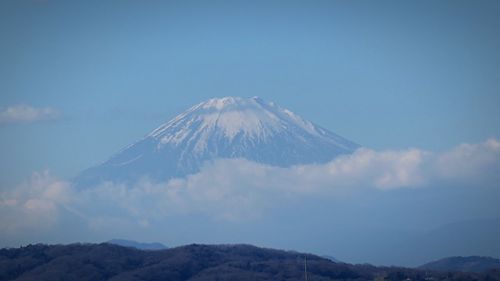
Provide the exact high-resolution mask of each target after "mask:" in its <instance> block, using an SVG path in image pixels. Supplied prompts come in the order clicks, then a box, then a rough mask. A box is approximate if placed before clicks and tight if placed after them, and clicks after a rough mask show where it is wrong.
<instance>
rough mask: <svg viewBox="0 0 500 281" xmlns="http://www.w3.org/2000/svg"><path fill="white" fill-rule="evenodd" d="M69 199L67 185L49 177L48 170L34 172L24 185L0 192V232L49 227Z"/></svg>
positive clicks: (70, 195) (55, 221)
mask: <svg viewBox="0 0 500 281" xmlns="http://www.w3.org/2000/svg"><path fill="white" fill-rule="evenodd" d="M73 197H74V196H73V195H72V189H71V188H70V184H69V183H68V182H65V181H62V180H59V179H56V178H54V177H52V176H51V175H50V174H49V172H48V171H44V172H41V173H34V174H33V176H32V177H31V179H30V180H29V181H28V182H25V183H23V184H21V185H19V186H17V187H16V188H14V189H11V190H6V191H3V192H2V193H0V231H1V232H4V233H16V232H20V231H28V230H33V229H47V228H50V227H51V226H53V225H54V224H55V223H57V221H58V215H59V211H60V209H61V208H64V205H66V204H69V203H70V202H71V200H72V199H73Z"/></svg>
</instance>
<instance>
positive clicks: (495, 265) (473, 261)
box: [419, 256, 500, 272]
mask: <svg viewBox="0 0 500 281" xmlns="http://www.w3.org/2000/svg"><path fill="white" fill-rule="evenodd" d="M419 268H420V269H428V270H438V271H462V272H486V271H488V270H491V269H500V260H499V259H495V258H491V257H478V256H470V257H449V258H444V259H440V260H437V261H433V262H430V263H426V264H424V265H422V266H420V267H419Z"/></svg>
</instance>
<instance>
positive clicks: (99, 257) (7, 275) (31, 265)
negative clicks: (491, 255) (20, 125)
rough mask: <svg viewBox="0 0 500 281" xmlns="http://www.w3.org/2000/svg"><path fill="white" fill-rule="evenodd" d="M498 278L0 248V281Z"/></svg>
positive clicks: (288, 260) (208, 250) (230, 256)
mask: <svg viewBox="0 0 500 281" xmlns="http://www.w3.org/2000/svg"><path fill="white" fill-rule="evenodd" d="M304 257H307V269H308V279H309V280H374V279H378V280H384V279H387V280H406V279H407V278H410V279H411V280H500V272H499V271H496V272H490V273H488V274H475V273H468V274H466V273H438V272H434V273H429V272H424V271H419V270H415V269H404V268H385V267H374V266H370V265H350V264H344V263H335V262H332V261H329V260H327V259H324V258H320V257H318V256H314V255H305V254H301V253H297V252H287V251H281V250H272V249H263V248H258V247H255V246H250V245H188V246H182V247H177V248H172V249H167V250H159V251H141V250H137V249H133V248H127V247H121V246H117V245H112V244H106V243H104V244H71V245H52V246H48V245H29V246H26V247H22V248H16V249H2V250H0V280H169V281H176V280H179V281H180V280H197V281H200V280H304Z"/></svg>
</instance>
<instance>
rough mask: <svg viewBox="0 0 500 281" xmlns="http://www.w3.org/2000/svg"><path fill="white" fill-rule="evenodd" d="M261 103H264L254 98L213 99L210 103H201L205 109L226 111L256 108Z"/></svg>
mask: <svg viewBox="0 0 500 281" xmlns="http://www.w3.org/2000/svg"><path fill="white" fill-rule="evenodd" d="M259 101H262V100H261V99H259V98H258V97H252V98H242V97H222V98H212V99H209V100H208V101H205V102H202V103H200V105H201V107H202V108H204V109H216V110H224V109H228V108H233V109H234V108H237V107H248V106H256V105H257V104H258V103H259Z"/></svg>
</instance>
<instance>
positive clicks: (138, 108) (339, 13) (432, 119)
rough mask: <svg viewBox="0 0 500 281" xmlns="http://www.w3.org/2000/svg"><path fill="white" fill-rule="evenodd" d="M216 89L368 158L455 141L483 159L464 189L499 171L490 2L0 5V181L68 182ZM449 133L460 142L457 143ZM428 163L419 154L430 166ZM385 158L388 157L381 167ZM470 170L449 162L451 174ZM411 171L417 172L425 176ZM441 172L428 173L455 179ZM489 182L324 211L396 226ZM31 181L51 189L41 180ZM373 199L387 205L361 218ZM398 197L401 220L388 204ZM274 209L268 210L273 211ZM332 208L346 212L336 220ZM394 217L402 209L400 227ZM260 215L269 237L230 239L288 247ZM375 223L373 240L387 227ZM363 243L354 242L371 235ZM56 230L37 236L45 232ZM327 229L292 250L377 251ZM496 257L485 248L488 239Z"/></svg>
mask: <svg viewBox="0 0 500 281" xmlns="http://www.w3.org/2000/svg"><path fill="white" fill-rule="evenodd" d="M223 96H244V97H250V96H259V97H261V98H263V99H265V100H267V101H274V102H276V103H278V104H280V105H282V106H283V107H286V108H288V109H290V110H292V111H294V112H296V113H298V114H299V115H301V116H302V117H304V118H306V119H308V120H311V121H312V122H314V123H317V124H319V125H321V126H322V127H325V128H328V129H330V130H331V131H333V132H335V133H337V134H340V135H342V136H344V137H346V138H348V139H350V140H353V141H355V142H357V143H359V144H361V145H363V146H365V147H368V148H371V149H374V151H375V152H373V155H375V156H374V158H375V159H379V158H377V157H379V155H382V156H380V157H381V158H384V157H385V156H384V155H386V154H383V153H381V154H378V153H379V152H378V151H385V150H404V149H407V148H412V147H416V148H418V149H420V150H419V151H418V152H419V153H422V155H425V153H426V152H425V151H435V152H436V153H437V155H438V156H436V159H438V160H439V159H441V158H440V155H445V156H446V155H448V154H446V153H445V154H440V153H442V151H449V150H452V151H455V152H456V151H458V152H457V153H456V154H453V153H451V155H452V156H453V157H455V156H456V155H459V158H456V159H459V160H463V159H470V158H460V157H462V156H463V155H464V154H463V153H462V152H464V151H465V152H467V153H469V152H470V151H472V152H473V153H472V152H471V153H472V154H474V155H476V156H477V155H479V156H477V159H482V160H481V161H483V160H484V159H487V161H486V160H485V161H486V162H485V161H483V162H481V161H479V160H478V161H479V162H478V163H480V165H479V164H478V165H476V164H477V163H476V162H474V163H472V164H471V165H472V166H474V165H475V166H474V169H473V172H474V173H476V172H477V173H476V174H473V173H472V174H473V175H471V176H470V178H467V179H468V180H469V179H471V182H472V184H470V185H475V184H476V182H474V180H477V179H482V177H484V176H485V175H488V176H490V175H496V174H498V167H499V166H498V165H497V164H498V163H499V157H498V153H499V152H498V151H499V143H498V141H496V140H498V139H500V122H499V121H500V109H499V108H500V1H496V0H491V1H459V0H441V1H434V0H432V1H430V0H428V1H427V0H423V1H127V0H120V1H101V0H99V1H90V0H89V1H56V0H31V1H22V0H4V1H0V155H1V157H0V191H5V190H7V189H8V187H11V186H16V185H18V184H19V183H21V182H26V181H30V180H29V177H30V175H32V173H33V172H36V171H39V172H40V171H43V170H45V169H48V170H50V173H51V175H53V176H54V177H56V178H57V179H58V180H56V182H59V179H62V180H65V179H70V178H71V177H73V176H74V175H76V174H77V173H78V172H79V171H82V170H83V169H85V168H88V167H90V166H92V165H94V164H96V163H99V162H101V161H103V160H105V159H106V158H107V157H109V156H110V155H111V154H113V153H115V152H116V151H118V150H120V149H121V148H123V147H124V146H126V145H128V144H130V143H132V142H134V141H136V140H138V139H139V138H141V137H143V136H144V135H145V134H147V133H148V132H150V131H151V130H153V129H154V128H156V127H157V126H158V125H160V124H161V123H163V122H165V121H168V120H169V119H171V118H173V117H174V116H175V115H177V114H179V113H181V112H182V111H184V110H185V109H187V108H188V107H190V106H192V105H193V104H195V103H198V102H201V101H203V100H206V99H208V98H211V97H223ZM489 138H491V139H492V140H490V142H486V140H487V139H489ZM495 139H496V140H495ZM461 143H470V144H473V145H471V146H462V147H457V145H459V144H461ZM453 149H456V150H453ZM405 151H406V152H408V153H411V152H412V151H411V150H409V151H407V150H405ZM478 151H479V152H478ZM492 151H493V152H492ZM406 152H405V153H406ZM495 153H496V154H495ZM373 155H372V156H373ZM388 155H390V157H393V154H390V153H389V154H388ZM398 155H399V154H398ZM404 155H406V154H404V153H403V156H404ZM422 155H420V154H418V156H419V157H420V156H422ZM390 157H389V158H390ZM397 157H399V156H396V158H397ZM422 157H424V156H422ZM446 157H447V156H446ZM453 157H451V158H450V159H451V160H449V159H448V160H449V162H446V163H452V160H454V159H455V158H453ZM457 157H458V156H457ZM474 157H475V156H474ZM488 157H489V158H488ZM384 159H386V158H384ZM391 159H392V158H391ZM422 159H424V158H418V157H417V158H416V161H417V162H418V161H420V160H422ZM425 159H427V158H425ZM473 159H476V158H473ZM438 160H429V161H427V160H425V161H427V162H425V161H424V160H422V161H424V162H425V163H432V165H435V163H438V162H439V161H440V160H439V161H438ZM448 160H447V161H448ZM377 161H378V160H377ZM377 161H374V162H373V163H376V164H373V166H374V167H375V166H377V165H378V164H379V162H377ZM384 161H385V160H384ZM391 161H392V160H391ZM488 161H489V162H488ZM389 162H390V161H389ZM417 162H415V163H416V164H415V165H417V166H418V167H420V166H419V165H420V162H418V163H417ZM384 163H385V162H384ZM439 163H441V162H439ZM484 163H486V164H484ZM491 163H494V164H495V165H497V166H495V165H490V164H491ZM386 164H387V163H385V164H384V165H386ZM398 165H399V164H398V162H391V163H390V164H387V166H388V167H391V169H392V168H394V167H396V166H398ZM432 165H431V166H432ZM484 165H486V166H484ZM384 167H385V166H384ZM398 167H399V166H398ZM478 167H479V168H478ZM484 167H488V169H486V170H484V169H483V168H484ZM410 168H412V167H410ZM469 168H470V167H469V166H467V167H465V168H464V167H459V168H457V169H455V170H453V173H455V174H453V175H454V176H456V175H457V173H458V172H457V171H465V170H467V171H469V170H468V169H469ZM259 169H260V168H259ZM394 169H395V168H394ZM419 169H420V168H419ZM451 169H454V168H451ZM479 171H481V172H479ZM484 171H486V172H484ZM413 172H414V171H413V170H411V171H410V173H413ZM419 172H420V170H419ZM424 174H425V175H424V176H422V177H421V176H420V175H418V176H416V178H418V180H420V179H424V180H428V179H432V180H435V179H436V176H435V175H428V173H427V172H425V173H424ZM445 174H446V172H445ZM466 174H467V173H466ZM412 175H413V174H412ZM287 176H292V177H293V173H292V174H287ZM466 176H467V177H468V174H467V175H466ZM49 177H50V176H49ZM370 179H371V178H370ZM326 180H331V179H328V178H327V179H326ZM441 180H443V179H441V178H439V180H438V182H439V181H441ZM456 180H457V179H456V178H454V179H453V181H452V183H450V182H446V183H445V184H443V185H445V186H451V185H455V184H456V183H457V181H456ZM497 180H498V178H497V177H496V178H495V177H493V179H491V178H488V179H484V181H481V182H482V183H486V184H485V186H486V187H485V188H489V189H488V190H487V191H484V190H483V191H481V190H479V191H477V190H474V189H467V187H464V189H456V190H458V191H456V190H455V191H453V192H452V193H447V191H446V190H447V189H440V190H439V191H432V192H430V191H429V192H424V193H418V192H417V191H411V193H410V194H411V195H408V194H407V193H404V192H403V191H397V192H395V193H390V195H388V194H389V193H385V194H387V197H384V195H381V194H379V193H374V195H373V197H370V196H369V195H363V197H362V198H359V199H360V200H359V201H357V203H356V204H355V205H352V204H349V203H347V201H346V202H343V201H342V200H340V199H338V198H337V199H335V200H337V201H335V202H337V203H338V205H337V207H335V208H337V209H338V210H343V211H342V212H340V213H337V215H336V216H334V217H332V219H339V220H343V221H350V220H356V219H357V216H358V214H355V213H356V212H358V211H359V210H362V211H361V212H360V213H359V216H362V215H366V216H364V219H365V220H364V221H365V222H370V221H375V220H376V219H377V218H378V219H381V220H385V219H386V220H387V221H386V224H385V225H383V226H380V229H383V230H384V231H389V230H387V229H388V228H387V225H389V224H395V225H397V224H403V225H404V226H405V228H406V229H411V228H412V227H414V228H418V226H421V225H425V226H426V227H430V225H439V224H440V223H441V224H442V223H443V222H452V221H458V220H460V219H472V218H478V217H489V218H492V217H498V216H499V215H500V209H499V207H498V206H497V205H498V204H496V203H495V202H494V200H493V199H494V198H495V196H498V191H497V189H498V188H496V187H492V186H493V185H494V184H492V183H495V182H498V181H497ZM31 181H33V179H32V180H31ZM443 181H445V180H443ZM34 182H36V183H39V182H44V184H40V185H39V186H46V185H45V183H46V182H51V186H53V185H52V181H51V180H46V178H45V176H42V177H41V179H38V178H36V179H35V181H34ZM278 182H279V180H278ZM440 183H442V182H440ZM405 184H406V185H408V186H413V184H415V185H418V186H420V185H423V186H428V185H432V184H427V183H426V184H423V183H421V182H418V183H415V182H411V183H406V182H403V183H402V185H405ZM32 185H36V184H33V183H32ZM63 185H64V184H63ZM37 186H38V185H37ZM55 186H56V187H55V189H56V190H59V188H60V187H61V185H57V184H56V185H55ZM429 190H431V189H430V188H429ZM405 192H406V191H405ZM408 192H410V191H408ZM367 194H372V193H371V192H368V193H367ZM0 195H1V194H0ZM50 196H51V195H50ZM50 196H49V197H50ZM319 197H321V196H319ZM333 197H335V196H333ZM379 197H383V199H380V204H386V203H387V206H389V207H387V208H385V209H384V208H383V209H382V213H381V214H376V213H375V212H374V210H378V207H377V204H378V203H376V202H375V200H378V199H379ZM5 198H7V197H5ZM5 198H4V197H0V199H2V200H4V199H5ZM51 198H52V197H51ZM263 198H267V197H265V196H263ZM375 198H377V199H375ZM413 198H416V200H419V201H413V200H412V199H413ZM431 198H435V199H431ZM471 198H472V199H471ZM468 199H471V201H470V202H469V201H467V200H468ZM134 200H136V199H134ZM307 200H310V201H308V202H309V203H308V204H310V205H311V206H314V207H316V208H319V211H318V210H317V211H318V212H321V209H322V208H326V206H329V204H330V203H329V202H326V201H322V202H323V203H322V204H319V205H318V206H319V207H318V206H315V205H317V204H316V203H315V201H314V200H312V199H310V198H309V199H307ZM321 200H324V198H322V199H321ZM446 200H450V201H449V202H448V203H446V204H441V202H445V201H446ZM63 201H64V200H63ZM292 201H293V200H292ZM2 202H3V203H5V204H6V205H5V206H7V205H8V204H16V203H15V202H14V201H8V200H7V199H5V200H4V201H1V202H0V203H2ZM9 202H10V203H9ZM12 202H14V203H12ZM64 202H66V201H64ZM134 202H136V201H134ZM3 203H2V204H3ZM131 204H132V205H133V202H132V203H131ZM294 204H296V203H293V204H292V203H291V205H287V206H288V207H287V208H291V209H292V213H293V212H298V211H297V210H298V209H295V207H297V206H300V204H298V203H297V204H296V205H294ZM1 206H2V205H1V204H0V207H1ZM9 206H10V205H9ZM28 206H31V205H29V204H28ZM51 206H52V205H49V206H48V207H49V208H48V209H49V210H51V209H50V207H51ZM259 206H260V205H259ZM294 206H295V207H294ZM367 206H369V207H367ZM408 206H409V208H407V207H408ZM45 207H47V206H45ZM358 207H359V208H358ZM424 207H425V209H424ZM298 208H299V207H298ZM411 208H413V210H414V211H415V212H411V210H410V209H411ZM419 208H422V209H419ZM402 209H404V210H405V211H404V212H403V213H405V214H406V215H408V217H403V216H397V215H394V212H395V211H396V213H398V212H399V211H401V210H402ZM431 210H436V214H437V215H436V214H433V213H432V211H431ZM280 212H281V211H280ZM280 212H278V213H275V214H274V217H273V218H280V216H281V215H280V214H281V213H280ZM346 212H347V213H350V214H351V215H350V216H347V217H346V216H343V214H345V213H346ZM283 213H284V211H283ZM311 213H314V211H311ZM417 214H425V216H424V215H423V216H417ZM299 215H300V214H299ZM6 217H7V219H11V218H15V215H12V216H10V217H9V216H6ZM51 218H52V217H51ZM406 218H408V219H409V220H410V221H411V219H415V220H414V221H415V226H414V225H412V223H413V221H411V222H410V223H409V222H408V221H407V220H406ZM266 219H267V220H268V222H267V224H266V222H262V221H259V222H255V224H256V226H255V225H252V227H253V226H255V229H260V230H263V229H267V228H265V227H263V225H266V227H268V228H269V227H271V228H270V229H274V230H275V231H276V233H275V234H273V235H274V236H273V235H270V236H271V237H272V238H269V239H268V240H265V239H260V238H259V236H248V237H251V238H249V239H248V240H244V239H243V240H244V241H250V242H252V241H255V242H256V243H263V244H266V245H268V246H281V247H288V246H289V245H294V244H293V243H291V242H290V241H288V242H290V243H289V244H286V243H285V244H283V243H284V242H283V243H282V244H280V237H281V235H282V232H285V231H287V229H286V226H287V224H283V225H277V224H275V221H272V220H271V219H270V218H266ZM281 219H283V221H290V220H292V219H291V218H290V217H286V216H282V217H281ZM172 220H181V219H180V218H179V219H174V218H172ZM201 221H203V219H201ZM216 221H217V220H216ZM311 221H315V220H314V219H312V220H311ZM203 222H205V221H203ZM98 224H99V223H97V225H98ZM201 225H203V223H201ZM259 225H260V228H259ZM96 227H97V226H96ZM197 227H199V229H198V230H199V231H204V230H205V228H203V226H197ZM225 227H228V226H227V225H224V226H220V229H219V230H220V231H221V232H224V231H226V230H227V229H225ZM247 227H251V226H247ZM273 227H274V228H273ZM314 227H317V225H315V226H314V225H311V228H314ZM330 227H333V226H330ZM356 227H357V226H356V225H354V224H353V225H351V228H350V230H349V231H346V232H342V231H341V232H339V233H340V234H339V235H340V236H342V235H345V237H350V235H351V234H352V233H361V232H362V231H354V232H352V231H353V229H356ZM207 228H208V226H207ZM116 229H119V227H117V228H116ZM195 229H197V228H195ZM332 229H333V228H332ZM380 229H379V230H380ZM191 230H192V229H191ZM75 231H78V230H75ZM134 231H135V230H134ZM185 231H186V233H189V231H188V230H185ZM238 231H241V233H243V231H242V230H238ZM332 231H334V230H332ZM306 232H307V231H306V230H304V229H301V230H297V233H306ZM151 233H153V232H151ZM280 233H281V234H280ZM328 233H329V232H325V234H324V235H327V234H328ZM156 234H158V232H156ZM378 234H379V235H378V236H376V235H374V237H375V236H376V237H379V238H380V237H384V236H385V235H386V234H387V233H385V232H384V233H378ZM210 235H212V236H207V237H208V238H206V240H204V241H205V242H214V241H218V240H217V239H222V238H220V237H219V238H217V239H212V240H210V237H218V236H217V234H216V233H215V234H214V233H211V234H210ZM242 235H243V234H242ZM248 235H250V234H248ZM260 235H261V236H260V237H264V236H266V235H267V234H265V233H264V232H262V233H260ZM328 235H329V234H328ZM392 235H395V234H394V233H392ZM40 237H44V236H40ZM106 237H107V236H105V235H104V236H95V240H98V239H106ZM148 237H149V238H150V239H156V240H159V237H161V236H159V235H157V236H155V235H153V234H151V236H148ZM179 237H180V238H179ZM230 237H231V236H229V238H230ZM233 237H239V236H233ZM243 237H245V236H244V235H243ZM266 237H267V236H266ZM297 237H301V236H300V235H299V236H297ZM345 237H344V238H345ZM109 238H119V237H109ZM170 238H171V239H172V240H169V241H173V242H172V243H174V244H175V243H187V242H189V241H192V240H189V236H182V235H181V236H178V237H170ZM40 239H42V238H40ZM193 239H194V238H193ZM259 239H260V240H259ZM273 239H274V240H273ZM363 239H364V240H363ZM363 239H362V238H360V240H356V241H364V242H366V243H372V242H373V241H368V240H366V239H365V238H363ZM63 240H64V239H63ZM63 240H58V238H55V237H54V236H51V234H50V233H49V234H47V236H46V240H44V241H49V242H50V241H52V242H57V241H63ZM194 240H195V239H194ZM12 241H15V240H12ZM27 241H29V240H27ZM64 241H65V240H64ZM169 241H160V242H167V243H168V242H169ZM272 241H274V242H275V243H273V242H272ZM317 241H321V240H317ZM338 241H340V240H338ZM338 241H337V242H335V243H337V244H335V243H333V242H332V243H333V244H332V245H330V246H329V247H326V248H325V245H319V244H318V245H313V244H314V242H315V240H314V239H311V240H308V241H307V242H306V243H305V244H304V243H303V244H297V245H296V247H295V248H296V249H303V250H318V249H325V251H329V252H328V253H332V252H335V250H339V249H340V252H341V254H340V257H345V258H346V259H347V260H348V261H360V262H361V261H365V260H369V259H370V257H374V259H376V257H378V252H377V251H378V250H377V249H371V250H370V251H372V252H370V254H367V253H359V255H357V253H353V252H350V251H349V249H352V247H351V248H348V246H345V248H344V250H345V251H344V252H342V250H341V249H342V247H343V246H342V245H341V244H339V243H340V242H338ZM16 242H17V241H16ZM219 242H224V241H219ZM228 242H232V241H228ZM234 242H238V241H234ZM13 243H14V242H13ZM318 243H319V242H318ZM485 243H486V242H485ZM372 244H373V243H372ZM375 244H376V243H375ZM484 245H486V246H484ZM484 245H483V246H484V247H486V249H487V250H488V246H487V244H484ZM0 246H2V245H0ZM290 247H292V246H290ZM448 249H454V248H453V247H452V246H449V247H448ZM495 249H496V248H495ZM495 251H496V252H495ZM342 253H343V254H342ZM470 253H474V251H473V250H471V252H470ZM482 253H488V252H487V251H486V252H484V251H483V252H482ZM495 253H500V249H496V250H492V251H491V255H494V254H495ZM458 254H460V253H458ZM370 255H371V256H370ZM428 256H429V255H427V254H422V255H421V259H415V261H413V262H414V263H417V262H420V261H421V260H425V258H427V257H428ZM436 256H439V253H437V254H436ZM394 260H397V257H396V258H395V257H392V259H391V258H387V259H386V260H378V261H376V260H371V261H376V262H386V261H387V262H392V261H394ZM417 260H418V261H417ZM405 263H406V264H412V261H405Z"/></svg>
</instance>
